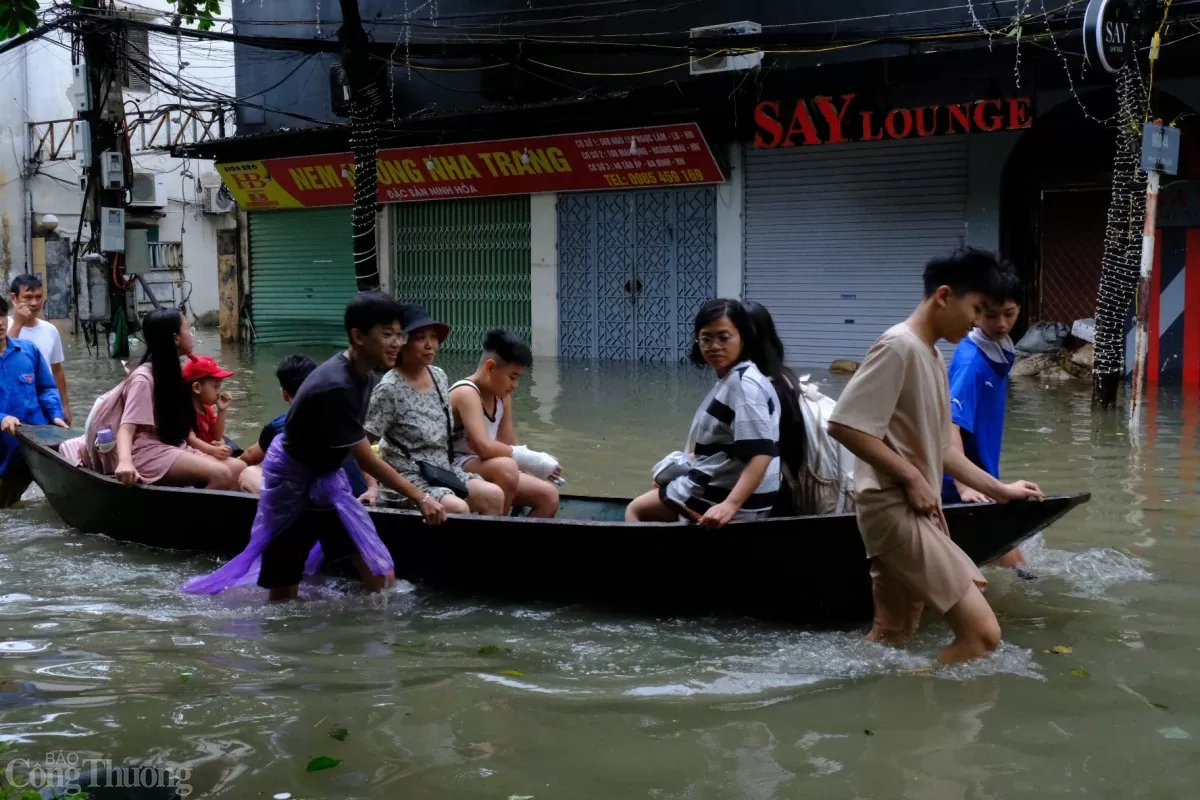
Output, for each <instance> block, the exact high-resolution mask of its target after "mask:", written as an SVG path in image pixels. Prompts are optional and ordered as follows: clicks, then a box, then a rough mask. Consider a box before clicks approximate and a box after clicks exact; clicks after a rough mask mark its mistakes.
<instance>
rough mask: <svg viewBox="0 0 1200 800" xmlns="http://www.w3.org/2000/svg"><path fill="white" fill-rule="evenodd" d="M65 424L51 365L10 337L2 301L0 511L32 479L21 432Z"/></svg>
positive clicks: (38, 352)
mask: <svg viewBox="0 0 1200 800" xmlns="http://www.w3.org/2000/svg"><path fill="white" fill-rule="evenodd" d="M50 423H54V424H55V425H58V426H59V427H62V428H65V427H67V423H65V422H63V408H62V399H61V397H60V396H59V394H58V385H57V384H56V383H55V382H54V375H53V374H52V373H51V372H50V365H49V364H48V363H46V358H45V356H43V355H42V353H41V350H39V349H38V347H37V345H36V344H34V343H33V342H30V341H25V340H23V339H10V338H9V336H8V301H6V300H5V299H4V298H2V297H0V476H2V477H0V507H5V508H6V507H8V506H11V505H12V504H13V503H15V502H17V501H18V500H20V499H21V495H22V494H24V493H25V490H26V489H27V488H29V484H30V483H31V482H32V480H33V479H32V477H31V476H30V474H29V468H28V467H27V466H26V464H25V459H24V458H22V457H21V445H20V443H18V442H17V438H16V433H17V429H18V428H19V427H20V426H21V425H22V424H25V425H48V424H50Z"/></svg>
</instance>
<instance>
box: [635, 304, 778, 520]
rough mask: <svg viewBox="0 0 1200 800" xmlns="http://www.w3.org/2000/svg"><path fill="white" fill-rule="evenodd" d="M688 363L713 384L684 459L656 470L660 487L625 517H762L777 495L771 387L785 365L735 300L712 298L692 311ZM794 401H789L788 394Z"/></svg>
mask: <svg viewBox="0 0 1200 800" xmlns="http://www.w3.org/2000/svg"><path fill="white" fill-rule="evenodd" d="M693 330H694V343H693V346H692V354H691V362H692V363H693V364H695V365H696V366H698V367H706V366H707V367H711V368H712V369H713V371H714V372H715V373H716V377H717V382H716V384H714V386H713V388H712V390H711V391H709V393H708V396H707V397H705V398H704V400H703V402H701V403H700V407H699V408H698V409H697V410H696V416H695V417H694V418H693V420H692V427H691V431H690V432H689V433H688V440H687V445H686V446H685V448H684V453H687V455H686V456H684V455H683V454H679V455H678V457H677V458H675V459H673V460H671V459H668V460H671V463H670V464H669V466H668V467H667V468H666V469H660V470H658V474H657V475H656V476H655V483H656V484H657V485H658V488H657V489H655V490H653V491H650V492H647V493H646V494H643V495H641V496H640V497H638V498H637V499H635V500H634V501H633V502H632V503H630V504H629V507H628V508H627V509H626V510H625V519H626V521H629V522H673V521H675V520H676V519H678V518H679V516H680V515H683V516H685V517H687V518H690V519H692V520H694V521H696V522H697V523H698V524H699V525H700V526H701V527H705V528H720V527H722V526H724V525H726V524H728V523H729V522H731V521H733V520H742V519H755V518H759V517H766V516H768V515H769V514H770V513H771V509H772V507H773V506H774V505H775V501H776V499H777V498H778V494H779V418H780V408H781V406H780V398H779V395H778V393H777V391H776V387H781V388H782V387H786V386H787V385H788V384H786V383H785V382H783V381H782V380H780V381H778V382H777V383H776V384H775V385H772V378H773V377H781V375H779V374H778V373H780V370H781V369H782V364H780V363H777V361H778V359H777V358H774V357H773V354H772V352H771V351H769V349H768V348H767V347H766V346H765V345H764V342H763V339H762V336H761V335H760V333H759V332H758V330H757V329H756V328H755V326H754V324H753V322H752V321H751V319H750V315H749V314H748V313H747V312H746V308H745V307H744V306H743V305H742V303H741V302H739V301H737V300H710V301H709V302H708V303H705V304H704V306H703V307H702V308H701V309H700V311H699V313H697V314H696V321H695V324H694V328H693ZM793 401H794V398H793Z"/></svg>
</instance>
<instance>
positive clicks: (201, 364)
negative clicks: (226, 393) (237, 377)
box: [183, 356, 233, 383]
mask: <svg viewBox="0 0 1200 800" xmlns="http://www.w3.org/2000/svg"><path fill="white" fill-rule="evenodd" d="M232 375H233V373H232V372H230V371H229V370H227V369H221V365H220V364H218V363H217V360H216V359H215V358H213V357H212V356H188V360H187V361H185V362H183V379H184V380H185V381H187V382H188V383H194V382H196V381H198V380H200V379H201V378H220V379H222V380H224V379H225V378H228V377H230V376H232Z"/></svg>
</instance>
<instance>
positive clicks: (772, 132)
mask: <svg viewBox="0 0 1200 800" xmlns="http://www.w3.org/2000/svg"><path fill="white" fill-rule="evenodd" d="M856 99H857V95H853V94H844V95H842V96H841V97H840V98H833V97H814V98H812V99H811V100H803V99H801V100H797V101H796V103H795V105H794V106H792V107H790V108H781V106H780V104H779V103H778V102H777V101H775V100H765V101H763V102H761V103H759V104H758V106H757V107H756V108H755V109H754V123H755V125H756V127H757V128H758V130H757V131H756V132H755V134H754V146H755V147H757V148H760V149H774V148H776V147H796V146H799V145H814V144H837V143H840V142H874V141H879V140H881V139H914V138H918V137H925V136H945V135H953V134H958V133H973V132H976V131H978V132H984V133H987V132H991V131H1001V130H1009V131H1011V130H1020V129H1022V128H1028V127H1029V126H1030V125H1032V124H1033V101H1032V100H1030V99H1029V98H1028V97H1012V98H1007V99H1003V100H1001V99H997V98H989V99H986V100H975V101H973V102H970V103H954V104H951V105H929V106H917V107H915V108H905V107H901V108H893V109H891V110H890V111H887V112H886V113H880V112H879V111H877V110H875V109H861V108H855V105H856V103H855V100H856Z"/></svg>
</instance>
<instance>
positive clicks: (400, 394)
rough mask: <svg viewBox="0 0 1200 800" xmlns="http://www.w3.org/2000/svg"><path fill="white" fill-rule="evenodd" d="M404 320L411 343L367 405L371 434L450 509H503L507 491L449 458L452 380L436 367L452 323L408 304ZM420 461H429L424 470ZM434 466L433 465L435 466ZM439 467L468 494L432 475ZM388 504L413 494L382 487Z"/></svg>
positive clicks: (403, 504) (402, 503)
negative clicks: (402, 493)
mask: <svg viewBox="0 0 1200 800" xmlns="http://www.w3.org/2000/svg"><path fill="white" fill-rule="evenodd" d="M404 308H405V317H404V320H403V325H404V332H405V333H406V334H407V335H408V342H407V343H406V344H405V345H404V346H403V347H402V348H401V349H400V357H399V358H397V359H396V368H395V369H393V370H391V371H389V372H388V373H387V374H386V375H385V376H384V377H383V379H382V380H380V382H379V385H377V386H376V387H375V389H374V391H372V392H371V405H370V408H369V409H368V410H367V422H366V425H365V427H366V429H367V433H368V434H369V435H370V436H371V438H372V439H373V440H376V441H378V442H379V455H380V456H382V457H383V460H384V461H386V462H387V463H388V464H390V465H391V466H392V468H393V469H395V470H396V471H397V472H399V473H400V474H401V475H402V476H404V478H405V479H406V480H408V481H411V482H412V483H413V484H414V485H415V486H416V487H417V488H419V489H421V490H422V491H425V492H428V493H429V494H430V496H432V497H433V498H434V499H435V500H437V501H438V502H440V503H441V504H442V505H443V506H445V507H446V511H448V512H450V513H451V514H466V513H468V512H470V511H475V512H477V513H480V514H489V515H495V514H500V513H501V512H502V510H503V508H504V492H503V491H502V490H501V489H500V487H499V486H496V485H495V484H492V483H488V482H487V481H485V480H484V479H483V478H481V477H479V476H478V475H476V474H474V473H470V472H464V471H463V470H461V469H456V468H454V467H453V466H452V465H451V463H450V435H451V426H452V422H451V416H450V382H449V381H448V380H447V379H446V373H445V372H444V371H442V369H441V368H440V367H435V366H433V361H434V359H435V358H437V352H438V348H439V347H440V346H441V344H442V342H444V341H445V340H446V337H447V336H449V335H450V326H449V325H446V324H445V323H444V322H438V321H436V320H434V319H433V318H431V317H430V316H429V314H428V313H427V312H426V311H425V309H424V308H422V307H421V306H419V305H416V304H407V305H405V307H404ZM419 462H424V463H425V465H426V468H425V470H424V471H423V470H422V469H421V466H420V464H419ZM430 467H432V468H433V469H430ZM439 471H444V474H446V475H452V476H453V477H454V478H455V479H456V482H457V483H459V484H460V485H461V486H463V487H465V488H466V497H458V496H457V495H456V494H455V493H454V491H453V490H452V489H451V488H449V487H447V486H444V485H439V483H437V482H436V478H435V479H434V480H431V478H430V476H431V475H434V474H435V473H437V472H439ZM380 500H381V501H382V503H383V504H384V505H389V506H395V507H399V508H407V507H409V505H410V504H409V501H408V498H406V497H403V496H402V495H398V494H396V493H395V492H392V491H390V490H388V489H386V488H385V489H383V490H382V491H381V492H380Z"/></svg>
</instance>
